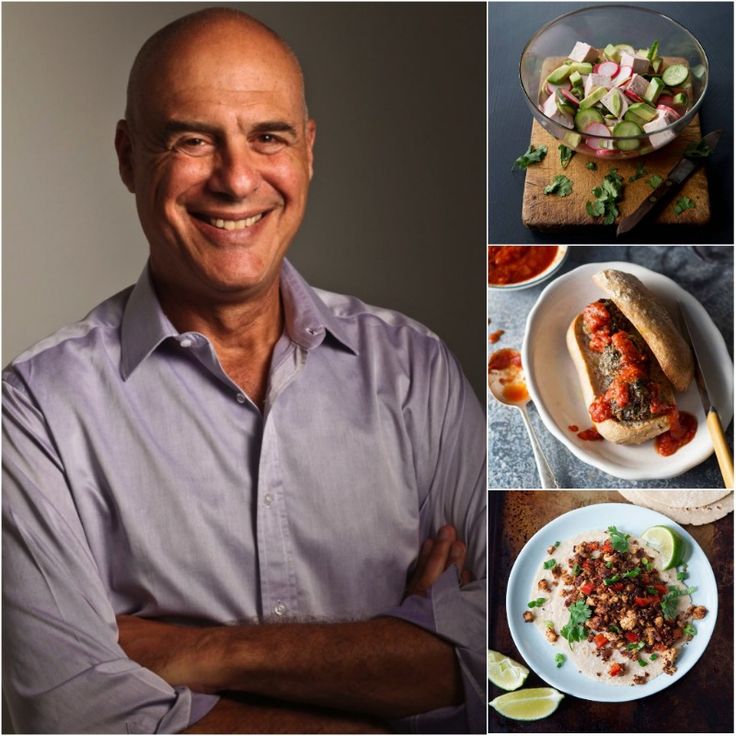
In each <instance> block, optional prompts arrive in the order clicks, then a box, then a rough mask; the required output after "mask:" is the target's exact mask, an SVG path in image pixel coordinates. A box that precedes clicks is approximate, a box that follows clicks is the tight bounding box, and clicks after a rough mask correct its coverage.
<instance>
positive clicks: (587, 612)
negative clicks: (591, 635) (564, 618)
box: [560, 601, 593, 647]
mask: <svg viewBox="0 0 736 736" xmlns="http://www.w3.org/2000/svg"><path fill="white" fill-rule="evenodd" d="M567 610H568V612H569V614H570V620H569V621H568V622H567V623H566V624H565V625H564V626H563V627H562V628H561V629H560V634H562V636H563V637H564V638H565V639H567V641H568V643H569V644H570V646H571V647H572V643H573V642H576V641H583V640H584V639H586V638H587V636H588V633H587V631H586V628H585V622H586V621H587V620H588V619H589V618H590V617H591V615H592V613H593V612H592V611H591V609H590V607H589V606H587V605H586V604H585V601H578V602H577V603H575V604H574V605H572V606H570V608H568V609H567Z"/></svg>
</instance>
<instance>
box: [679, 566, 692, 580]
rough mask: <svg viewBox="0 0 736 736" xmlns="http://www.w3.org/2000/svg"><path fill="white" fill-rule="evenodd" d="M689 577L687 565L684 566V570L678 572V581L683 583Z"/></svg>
mask: <svg viewBox="0 0 736 736" xmlns="http://www.w3.org/2000/svg"><path fill="white" fill-rule="evenodd" d="M688 577H689V575H688V572H687V565H683V566H682V569H681V570H678V571H677V579H678V580H679V581H680V582H682V581H683V580H687V579H688Z"/></svg>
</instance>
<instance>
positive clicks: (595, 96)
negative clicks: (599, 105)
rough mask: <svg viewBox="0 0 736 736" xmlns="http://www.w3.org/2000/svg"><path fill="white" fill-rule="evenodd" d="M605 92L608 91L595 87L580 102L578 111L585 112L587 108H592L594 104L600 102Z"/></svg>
mask: <svg viewBox="0 0 736 736" xmlns="http://www.w3.org/2000/svg"><path fill="white" fill-rule="evenodd" d="M607 92H608V90H607V89H606V88H605V87H595V88H594V89H593V91H592V92H591V93H590V94H589V95H588V96H587V97H584V98H583V99H582V100H580V109H581V110H585V109H586V108H588V107H593V105H595V103H596V102H600V101H601V100H602V99H603V98H604V97H605V96H606V93H607Z"/></svg>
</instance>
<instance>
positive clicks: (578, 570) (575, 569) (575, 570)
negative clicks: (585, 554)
mask: <svg viewBox="0 0 736 736" xmlns="http://www.w3.org/2000/svg"><path fill="white" fill-rule="evenodd" d="M582 571H583V568H582V567H580V565H578V563H577V562H576V563H575V567H573V568H572V574H573V575H574V576H575V577H577V576H578V575H580V573H581V572H582Z"/></svg>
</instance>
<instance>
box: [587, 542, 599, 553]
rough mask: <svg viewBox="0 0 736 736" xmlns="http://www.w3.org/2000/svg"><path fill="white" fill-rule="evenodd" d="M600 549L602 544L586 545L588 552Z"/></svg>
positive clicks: (591, 543) (592, 543) (590, 543)
mask: <svg viewBox="0 0 736 736" xmlns="http://www.w3.org/2000/svg"><path fill="white" fill-rule="evenodd" d="M599 547H600V544H598V542H588V544H586V545H585V548H586V549H587V550H588V552H595V551H596V550H597V549H598V548H599Z"/></svg>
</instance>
